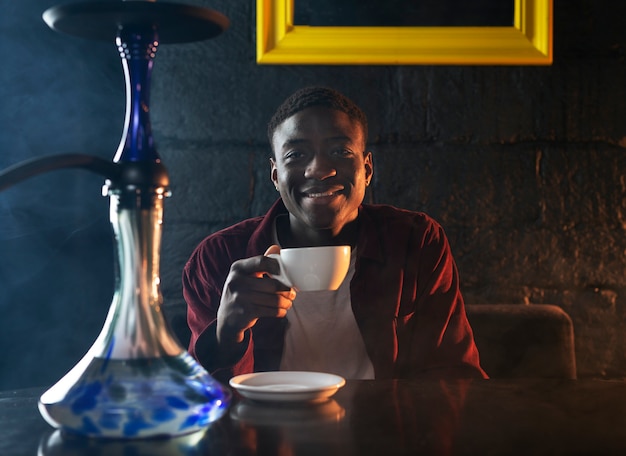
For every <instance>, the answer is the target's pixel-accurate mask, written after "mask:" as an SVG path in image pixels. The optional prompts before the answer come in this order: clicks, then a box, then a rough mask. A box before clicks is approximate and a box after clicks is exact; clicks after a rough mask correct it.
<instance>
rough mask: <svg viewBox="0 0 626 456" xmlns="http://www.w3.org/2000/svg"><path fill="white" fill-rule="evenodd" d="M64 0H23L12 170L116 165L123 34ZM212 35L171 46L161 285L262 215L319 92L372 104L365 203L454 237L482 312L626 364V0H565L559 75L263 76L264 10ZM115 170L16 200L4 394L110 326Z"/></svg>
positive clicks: (168, 299)
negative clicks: (197, 251)
mask: <svg viewBox="0 0 626 456" xmlns="http://www.w3.org/2000/svg"><path fill="white" fill-rule="evenodd" d="M56 3H57V2H55V1H52V0H30V1H28V2H9V1H6V2H4V5H3V14H2V15H1V16H0V59H1V60H0V61H1V62H2V65H1V66H0V100H2V101H1V103H0V168H5V167H7V166H9V165H11V164H14V163H17V162H19V161H21V160H23V159H26V158H31V157H37V156H41V155H45V154H57V153H66V152H83V153H90V154H94V155H97V156H100V157H104V158H112V156H113V154H114V152H115V149H116V148H117V145H118V143H119V138H120V135H121V131H122V124H123V119H124V112H123V110H124V88H123V78H122V71H121V66H120V63H119V59H118V57H117V53H116V51H115V47H114V45H113V43H111V44H108V43H99V42H91V41H86V40H82V39H78V38H72V37H67V36H63V35H60V34H56V33H54V32H52V31H50V30H49V29H48V28H47V27H46V25H45V24H44V23H43V21H42V20H41V13H42V12H43V11H44V10H45V9H46V8H47V7H49V6H52V5H54V4H56ZM189 3H192V4H198V5H205V6H210V7H211V8H214V9H216V10H218V11H220V12H222V13H224V14H225V15H227V16H228V17H229V18H230V20H231V28H230V29H229V30H228V32H227V33H225V34H224V35H222V36H220V37H218V38H216V39H214V40H210V41H206V42H200V43H192V44H186V45H168V46H162V47H161V48H160V49H159V51H158V54H157V58H156V62H155V69H154V74H153V87H152V122H153V128H154V131H155V137H156V141H157V146H158V148H159V152H160V154H161V156H162V158H163V162H164V163H165V164H166V166H167V167H168V169H169V171H170V177H171V182H172V192H173V195H172V197H171V198H169V199H168V200H167V202H166V207H165V210H166V212H165V220H164V221H165V225H164V237H163V249H162V262H161V263H162V266H161V272H162V274H161V275H162V284H163V285H162V290H163V294H164V297H165V303H166V307H167V310H168V312H169V314H170V315H172V314H174V313H177V312H181V311H184V301H183V300H182V297H181V287H180V273H181V269H182V267H183V264H184V262H185V261H186V259H187V257H188V256H189V254H190V252H191V250H192V249H193V247H194V246H195V245H196V244H197V243H198V242H199V241H200V240H201V239H202V238H203V237H204V236H205V235H206V234H208V233H210V232H212V231H214V230H216V229H218V228H221V227H223V226H226V225H229V224H231V223H233V222H236V221H238V220H240V219H243V218H245V217H249V216H252V215H256V214H260V213H263V212H264V211H265V210H266V209H267V207H268V206H269V205H270V204H271V202H272V201H273V199H274V198H275V195H276V194H275V191H274V189H273V186H272V185H271V184H270V182H269V167H268V161H267V156H268V153H269V149H268V146H267V141H266V138H265V123H266V121H267V119H268V118H269V117H270V115H271V114H272V112H273V110H274V109H275V107H276V106H277V104H278V103H279V102H280V101H281V100H282V99H283V98H284V97H286V96H287V95H288V94H290V93H291V92H292V91H293V90H295V89H297V88H299V87H301V86H304V85H309V84H322V85H330V86H333V87H336V88H338V89H339V90H341V91H343V92H345V93H346V94H347V95H349V96H351V97H353V98H354V99H355V100H357V101H358V102H359V103H360V104H361V105H362V106H363V108H364V109H365V110H366V112H367V113H368V114H369V117H370V123H371V133H370V137H371V144H370V146H371V148H372V150H373V151H374V153H375V157H376V158H375V180H374V185H373V187H371V188H370V193H369V194H368V195H367V199H368V200H369V201H373V202H381V203H390V204H395V205H398V206H402V207H406V208H409V209H415V210H423V211H426V212H428V213H429V214H430V215H432V216H434V217H435V218H436V219H438V220H439V221H440V222H441V223H442V225H443V226H444V228H445V229H446V231H447V233H448V235H449V237H450V241H451V244H452V248H453V251H454V253H455V256H456V258H457V262H458V266H459V270H460V274H461V279H462V285H463V290H464V293H465V296H466V301H467V302H470V303H479V302H480V303H482V302H485V303H505V304H533V303H552V304H557V305H559V306H561V307H562V308H563V309H565V310H566V311H567V312H568V313H569V314H570V316H571V317H572V319H573V321H574V325H575V333H576V344H577V361H578V369H579V376H581V377H588V376H594V377H623V376H626V351H625V350H623V349H622V347H624V346H625V344H626V340H625V339H626V337H625V334H626V332H625V331H624V329H625V326H626V288H625V287H626V279H625V273H626V257H625V252H626V238H625V236H624V233H625V230H626V203H625V200H624V193H625V192H626V178H625V177H624V169H625V167H624V165H625V164H626V163H625V161H626V159H625V158H624V157H625V155H624V153H625V150H624V148H625V147H626V125H625V124H624V119H626V90H625V89H624V85H625V84H624V81H626V61H625V59H626V30H625V28H624V24H623V17H625V13H626V6H625V5H623V4H622V2H611V1H609V0H601V1H592V0H555V5H554V11H555V20H554V22H555V26H554V45H555V46H554V48H555V53H554V54H555V59H554V64H553V65H552V66H547V67H521V66H515V67H499V66H486V67H472V66H465V67H456V66H257V65H256V63H255V55H254V53H255V35H254V33H255V22H254V21H255V8H254V2H233V1H227V0H216V1H212V2H205V1H193V2H189ZM102 183H103V182H102V178H100V177H99V176H96V175H93V174H89V173H87V172H86V171H78V170H68V171H56V172H54V173H50V174H48V175H45V176H40V177H36V178H33V179H31V180H30V181H28V182H24V183H22V184H20V185H19V186H16V187H14V188H11V189H9V190H6V191H5V192H2V193H0V388H8V387H14V386H28V385H42V384H49V383H52V382H54V381H56V380H57V379H58V378H59V377H60V376H61V375H62V374H63V373H64V372H65V371H66V370H67V369H69V368H70V367H71V366H73V365H74V364H75V363H76V361H77V360H78V359H79V358H80V357H81V356H82V355H83V353H84V352H85V351H86V350H87V349H88V348H89V346H90V345H91V343H92V342H93V340H94V339H95V337H96V336H97V334H98V333H99V331H100V328H101V326H102V323H103V322H104V316H105V314H106V312H107V310H108V306H109V303H110V301H111V294H112V290H113V265H112V261H113V255H112V251H113V244H112V238H111V232H110V227H109V224H108V201H107V200H106V199H105V198H103V197H102V196H100V187H101V185H102Z"/></svg>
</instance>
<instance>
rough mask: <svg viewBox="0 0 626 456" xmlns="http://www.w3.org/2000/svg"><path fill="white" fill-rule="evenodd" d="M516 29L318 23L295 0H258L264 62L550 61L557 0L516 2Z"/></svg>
mask: <svg viewBox="0 0 626 456" xmlns="http://www.w3.org/2000/svg"><path fill="white" fill-rule="evenodd" d="M514 1H515V9H514V11H515V17H514V25H513V26H512V27H315V26H308V25H294V24H293V2H294V0H257V33H256V36H257V63H258V64H263V65H271V64H287V65H304V64H317V65H323V64H326V65H550V64H552V12H553V3H552V2H553V0H514Z"/></svg>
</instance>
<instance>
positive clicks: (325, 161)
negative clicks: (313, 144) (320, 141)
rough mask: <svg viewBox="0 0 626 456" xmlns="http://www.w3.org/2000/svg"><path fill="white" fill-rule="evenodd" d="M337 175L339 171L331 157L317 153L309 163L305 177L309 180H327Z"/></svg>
mask: <svg viewBox="0 0 626 456" xmlns="http://www.w3.org/2000/svg"><path fill="white" fill-rule="evenodd" d="M336 174H337V169H336V168H335V165H334V163H333V161H332V159H331V158H330V157H328V156H327V154H324V153H316V154H315V155H313V157H312V158H311V161H309V163H308V165H307V167H306V170H305V171H304V177H306V178H307V179H319V180H321V179H326V178H328V177H332V176H334V175H336Z"/></svg>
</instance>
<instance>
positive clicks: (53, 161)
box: [0, 154, 120, 191]
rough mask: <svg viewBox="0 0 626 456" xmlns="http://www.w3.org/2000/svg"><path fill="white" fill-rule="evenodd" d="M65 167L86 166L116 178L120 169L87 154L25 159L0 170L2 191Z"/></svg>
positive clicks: (113, 178) (110, 177)
mask: <svg viewBox="0 0 626 456" xmlns="http://www.w3.org/2000/svg"><path fill="white" fill-rule="evenodd" d="M63 168H84V169H87V170H89V171H93V172H95V173H97V174H100V175H103V176H105V177H107V178H109V179H111V180H115V179H116V178H117V177H118V175H119V174H120V170H119V168H118V166H117V165H116V164H115V163H112V162H110V161H107V160H104V159H103V158H99V157H94V156H92V155H87V154H61V155H50V156H45V157H39V158H34V159H30V160H25V161H23V162H21V163H18V164H16V165H13V166H10V167H9V168H6V169H5V170H3V171H2V172H0V191H2V190H6V189H7V188H9V187H12V186H13V185H15V184H17V183H19V182H21V181H23V180H26V179H28V178H30V177H33V176H37V175H39V174H43V173H46V172H48V171H54V170H57V169H63Z"/></svg>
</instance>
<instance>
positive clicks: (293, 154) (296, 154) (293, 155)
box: [283, 150, 304, 160]
mask: <svg viewBox="0 0 626 456" xmlns="http://www.w3.org/2000/svg"><path fill="white" fill-rule="evenodd" d="M303 155H304V154H303V153H302V152H300V151H299V150H290V151H289V152H287V153H286V154H285V155H284V156H283V157H284V159H285V160H295V159H298V158H301V157H302V156H303Z"/></svg>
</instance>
